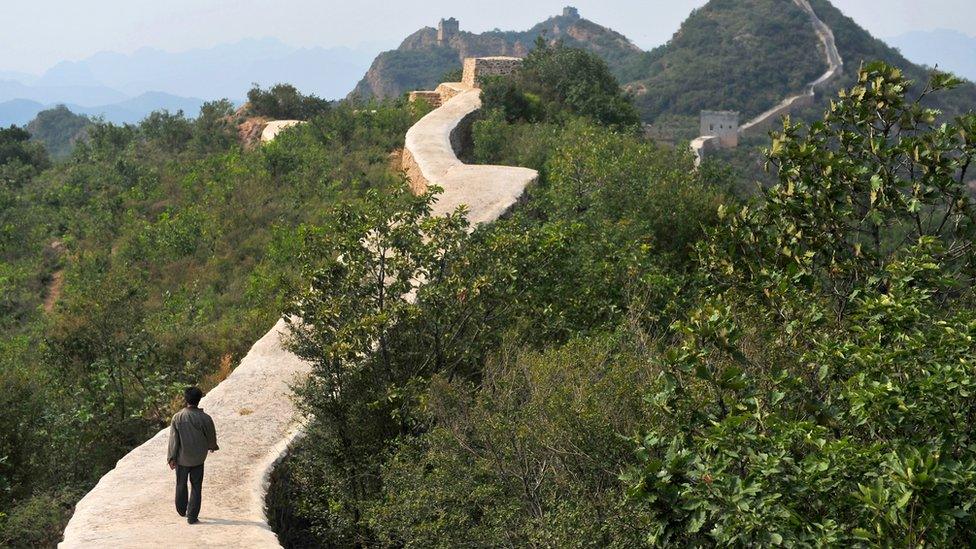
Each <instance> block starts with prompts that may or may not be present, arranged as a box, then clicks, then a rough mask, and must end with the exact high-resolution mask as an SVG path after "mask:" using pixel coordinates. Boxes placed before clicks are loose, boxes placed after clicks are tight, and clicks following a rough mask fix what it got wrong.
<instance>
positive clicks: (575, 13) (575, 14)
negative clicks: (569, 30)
mask: <svg viewBox="0 0 976 549" xmlns="http://www.w3.org/2000/svg"><path fill="white" fill-rule="evenodd" d="M563 17H571V18H573V19H579V18H580V14H579V10H578V9H576V8H574V7H573V6H566V7H565V8H563Z"/></svg>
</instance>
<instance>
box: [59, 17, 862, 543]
mask: <svg viewBox="0 0 976 549" xmlns="http://www.w3.org/2000/svg"><path fill="white" fill-rule="evenodd" d="M793 1H794V2H795V3H796V4H797V5H798V6H799V7H800V8H801V9H803V10H804V11H806V12H807V13H808V14H809V15H810V18H811V22H812V24H813V25H814V28H815V29H816V32H817V35H818V36H819V38H820V40H821V42H822V44H823V46H824V50H825V52H826V56H827V59H828V70H827V72H826V73H824V75H823V76H821V77H820V78H819V79H817V80H816V81H814V82H812V83H810V84H809V85H808V87H807V88H806V89H805V90H804V92H803V93H801V94H798V95H795V96H792V97H788V98H786V99H784V100H783V101H782V102H780V103H779V104H778V105H776V106H775V107H773V108H771V109H770V110H768V111H766V112H765V113H763V114H761V115H759V116H758V117H756V118H754V119H753V120H751V121H749V122H747V123H746V124H743V125H742V126H741V127H739V126H738V114H737V113H725V112H714V113H711V114H710V115H709V116H708V117H703V119H702V124H701V125H702V134H703V135H702V137H699V138H698V139H696V140H695V141H693V142H692V148H693V149H694V150H695V152H696V155H697V156H698V158H699V160H700V159H701V157H702V155H703V154H705V153H706V152H707V151H709V150H711V149H712V148H713V147H722V146H733V147H734V146H736V145H737V143H738V137H740V136H747V135H752V134H754V133H755V132H759V131H765V128H767V127H768V126H769V125H770V124H771V123H772V122H773V121H775V120H776V119H778V117H779V116H781V115H783V114H785V113H788V112H790V110H791V109H793V108H796V107H797V106H800V105H809V104H812V102H813V100H814V98H815V97H816V93H818V92H819V91H820V90H821V89H822V88H823V87H824V86H825V85H827V84H829V83H830V82H832V81H833V80H835V79H836V78H837V77H838V76H839V75H840V74H841V71H842V70H843V60H842V59H841V57H840V53H839V52H838V50H837V47H836V44H835V42H834V36H833V32H832V31H831V30H830V28H829V27H827V25H826V24H824V23H823V22H822V21H821V20H820V19H819V18H818V17H817V15H816V13H815V12H814V10H813V8H812V7H811V6H810V4H809V2H808V0H793ZM455 24H456V22H450V25H449V26H448V28H447V32H448V33H450V32H451V31H454V32H456V29H455V28H454V25H455ZM519 61H520V60H518V59H516V58H511V57H486V58H470V59H466V60H465V63H464V71H463V77H462V81H461V82H447V83H442V84H440V85H439V86H438V87H437V89H436V90H432V91H417V92H412V93H411V94H410V100H411V101H416V100H420V99H423V100H426V101H427V102H429V103H430V104H431V105H432V106H434V107H435V108H434V110H432V111H431V112H430V113H428V114H427V115H426V116H424V117H423V118H422V119H421V120H420V121H418V122H417V123H416V124H415V125H414V126H413V127H411V128H410V130H409V131H408V132H407V135H406V138H405V143H404V150H403V155H402V169H403V170H404V172H405V173H406V174H407V179H408V182H409V184H410V187H411V189H412V190H413V191H414V192H418V193H419V192H423V191H425V190H426V189H427V188H428V187H429V186H431V185H437V186H438V187H440V188H441V189H443V192H442V193H441V194H440V195H438V197H437V201H436V203H435V204H434V207H433V211H432V213H433V215H446V214H448V213H450V212H452V211H454V209H455V208H457V207H458V206H460V205H462V204H464V205H466V206H467V217H468V219H469V221H470V222H471V223H472V224H473V225H477V224H479V223H487V222H491V221H493V220H495V219H497V218H499V217H500V216H502V215H503V214H504V213H505V212H507V211H508V210H509V209H511V208H512V207H513V206H514V205H515V204H516V203H517V202H518V200H519V199H520V197H521V196H522V194H523V192H524V190H525V189H526V187H528V186H529V185H530V184H532V183H533V182H534V181H536V179H537V178H538V173H537V172H536V171H534V170H530V169H527V168H518V167H510V166H485V165H468V164H464V163H463V162H461V161H460V160H459V159H458V157H457V151H458V150H459V149H460V146H461V142H462V136H463V135H464V133H465V131H466V130H467V126H468V125H469V123H470V121H471V120H472V118H473V116H474V115H475V114H476V113H477V111H478V110H479V109H480V108H481V90H480V83H481V79H482V78H484V77H486V76H495V75H506V74H510V73H511V72H512V71H513V70H515V68H516V67H517V66H518V63H519ZM706 114H707V113H706ZM731 115H735V119H734V123H733V119H732V118H731ZM300 123H301V122H300V121H296V120H279V121H272V122H269V123H268V124H267V126H266V127H265V128H264V129H263V131H262V134H261V141H263V142H268V141H271V140H273V139H275V137H276V136H277V135H278V134H279V133H280V132H281V131H284V130H286V129H287V128H290V127H293V126H295V125H297V124H300ZM716 124H717V125H718V127H719V129H718V130H715V129H714V126H715V125H716ZM727 126H728V127H727ZM706 127H710V130H711V131H712V132H713V133H714V132H718V133H719V135H707V134H706V132H707V131H709V130H706ZM729 130H731V131H729ZM286 332H287V324H286V323H285V322H284V321H283V320H279V321H278V323H276V324H275V326H274V327H273V328H272V329H271V330H270V331H269V332H268V333H267V334H265V335H264V336H263V337H262V338H261V339H260V340H258V342H257V343H255V344H254V346H253V347H252V348H251V350H250V351H249V352H248V354H247V355H246V356H245V357H244V359H243V360H242V361H241V363H240V365H239V366H238V367H237V368H236V369H234V371H233V372H232V373H231V374H230V376H228V377H227V379H225V380H224V381H223V382H221V383H220V384H219V385H217V387H215V388H214V389H213V390H211V391H210V392H209V393H208V394H207V396H206V397H205V398H204V399H203V401H202V402H201V407H203V408H204V409H206V411H207V412H208V413H209V414H211V416H213V418H214V421H215V423H216V424H217V427H218V437H219V439H220V445H221V450H220V451H218V452H216V453H214V454H213V455H212V456H211V457H210V458H209V459H208V461H207V474H206V482H205V487H204V496H203V499H204V505H203V511H202V513H201V517H200V522H201V525H199V526H190V525H187V524H186V522H185V521H184V520H183V519H181V518H180V517H179V516H178V515H177V514H176V513H175V512H174V509H173V502H172V497H173V475H172V473H171V472H170V471H169V469H168V467H167V465H166V463H165V455H166V450H165V448H166V439H167V436H168V429H163V430H161V431H160V432H158V433H157V434H156V435H155V436H154V437H152V438H151V439H150V440H148V441H146V442H145V443H143V444H142V445H141V446H139V447H137V448H136V449H134V450H132V451H131V452H130V453H129V454H127V455H126V456H124V457H123V458H122V459H120V460H119V462H118V463H117V465H116V467H115V468H114V469H113V470H112V471H110V472H109V473H107V474H106V475H105V476H103V477H102V478H101V480H100V481H99V482H98V484H97V485H96V486H95V488H93V489H92V490H91V491H90V492H89V493H88V494H86V495H85V497H84V498H82V500H81V501H80V502H79V503H78V505H77V506H76V508H75V512H74V515H73V516H72V518H71V520H70V522H69V523H68V526H67V528H66V529H65V532H64V538H63V541H62V542H61V544H60V545H59V547H61V548H65V549H68V548H78V547H99V548H101V547H126V548H129V547H158V546H160V545H168V546H180V544H179V543H174V541H173V540H178V539H185V536H186V535H187V533H188V532H189V531H190V529H193V530H192V532H193V539H194V542H193V543H192V546H194V547H235V548H236V547H249V548H250V547H279V546H280V545H279V543H278V539H277V536H276V535H275V533H274V531H272V529H271V527H270V526H269V524H268V520H267V515H266V509H265V496H266V494H267V490H268V485H269V479H270V475H271V472H272V470H273V469H274V467H275V465H276V464H277V463H278V462H279V461H280V460H281V458H283V457H284V456H285V455H286V453H287V451H288V448H289V446H290V444H291V443H292V442H293V441H294V440H295V439H296V437H298V436H300V434H301V432H302V428H303V421H302V419H301V418H300V417H299V415H298V411H297V409H296V407H295V404H294V402H293V400H292V387H293V386H294V385H296V384H297V383H300V382H301V381H302V380H303V379H304V378H306V377H307V376H308V375H309V374H310V371H311V368H310V366H309V365H308V364H307V363H305V362H303V361H302V360H300V359H299V358H298V357H296V356H295V355H293V354H292V353H290V352H289V351H288V350H287V349H286V348H285V345H284V338H285V337H286Z"/></svg>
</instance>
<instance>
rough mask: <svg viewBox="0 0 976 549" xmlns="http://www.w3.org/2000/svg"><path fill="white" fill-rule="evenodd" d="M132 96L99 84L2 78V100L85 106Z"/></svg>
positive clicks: (0, 81) (121, 99)
mask: <svg viewBox="0 0 976 549" xmlns="http://www.w3.org/2000/svg"><path fill="white" fill-rule="evenodd" d="M130 97H131V95H130V94H125V93H122V92H120V91H119V90H115V89H112V88H109V87H106V86H98V85H85V84H77V85H69V84H65V85H44V84H34V85H30V84H24V83H23V82H20V81H16V80H0V101H9V100H11V99H29V100H31V101H37V102H38V103H45V104H47V103H76V104H79V105H85V106H95V105H105V104H108V103H117V102H119V101H124V100H126V99H129V98H130Z"/></svg>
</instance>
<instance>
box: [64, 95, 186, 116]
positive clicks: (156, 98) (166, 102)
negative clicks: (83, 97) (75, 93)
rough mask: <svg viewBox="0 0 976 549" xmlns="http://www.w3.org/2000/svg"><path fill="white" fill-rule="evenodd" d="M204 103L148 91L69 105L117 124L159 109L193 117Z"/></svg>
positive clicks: (76, 110)
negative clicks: (93, 104)
mask: <svg viewBox="0 0 976 549" xmlns="http://www.w3.org/2000/svg"><path fill="white" fill-rule="evenodd" d="M204 103H205V101H204V100H203V99H197V98H195V97H180V96H177V95H171V94H168V93H163V92H146V93H143V94H141V95H139V96H137V97H133V98H132V99H126V100H125V101H120V102H118V103H113V104H110V105H101V106H97V107H82V106H79V105H70V104H69V105H67V107H68V108H69V109H70V110H71V112H73V113H75V114H84V115H86V116H90V117H102V118H104V119H105V120H106V121H108V122H114V123H116V124H123V123H130V124H134V123H136V122H139V121H140V120H142V119H143V118H145V117H146V115H147V114H149V113H151V112H153V111H158V110H167V111H169V112H172V113H175V112H176V111H183V114H185V115H187V116H188V117H191V118H193V117H196V115H197V114H198V113H199V112H200V106H201V105H203V104H204Z"/></svg>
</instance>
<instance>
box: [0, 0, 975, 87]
mask: <svg viewBox="0 0 976 549" xmlns="http://www.w3.org/2000/svg"><path fill="white" fill-rule="evenodd" d="M783 1H786V0H783ZM0 2H2V4H0V6H2V7H0V14H2V16H3V19H4V25H3V27H4V29H3V32H0V70H17V71H25V72H32V73H39V72H42V71H43V70H45V69H47V68H48V67H50V66H51V65H53V64H55V63H57V62H58V61H61V60H76V59H81V58H84V57H87V56H89V55H91V54H93V53H96V52H99V51H106V50H109V51H120V52H125V53H127V52H132V51H134V50H136V49H139V48H140V47H146V46H148V47H154V48H159V49H164V50H169V51H181V50H186V49H190V48H196V47H209V46H213V45H216V44H220V43H226V42H234V41H237V40H240V39H243V38H260V37H265V36H273V37H277V38H280V39H281V40H282V41H284V42H286V43H289V44H293V45H297V46H326V47H328V46H357V45H360V44H363V43H369V44H372V45H375V46H376V47H377V48H378V47H379V46H386V47H392V46H395V45H396V44H397V43H398V42H399V41H400V40H401V39H402V38H403V37H404V36H406V35H407V34H408V33H410V32H413V31H414V30H416V29H418V28H420V27H422V26H424V25H430V26H433V25H435V24H436V22H437V20H438V19H439V18H440V17H447V16H454V17H457V18H458V19H460V20H461V28H462V29H464V30H470V31H475V32H477V31H483V30H488V29H491V28H495V27H498V28H501V29H505V30H524V29H527V28H528V27H530V26H531V25H533V24H534V23H537V22H539V21H541V20H543V19H545V18H546V17H548V16H550V15H554V14H556V13H559V12H560V11H561V9H562V7H563V6H564V5H566V4H567V3H568V2H572V3H573V4H574V5H576V6H577V7H578V8H579V9H580V12H581V14H582V15H583V16H584V17H587V18H588V19H592V20H593V21H596V22H597V23H600V24H603V25H605V26H609V27H611V28H613V29H615V30H618V31H620V32H622V33H624V34H625V35H627V36H628V37H630V38H631V39H632V40H634V41H635V42H636V43H637V44H638V45H639V46H641V47H644V48H651V47H653V46H656V45H659V44H661V43H663V42H665V41H667V39H668V38H669V37H670V36H671V34H672V33H674V31H675V30H676V29H677V28H678V25H679V24H680V23H681V21H682V20H683V19H684V18H685V17H686V16H687V15H688V12H690V11H691V9H692V8H695V7H697V6H701V5H703V4H704V3H705V0H414V1H404V0H397V1H391V0H342V1H338V0H33V1H27V2H24V1H19V0H0ZM834 3H835V5H837V6H838V7H840V8H841V9H842V10H844V11H845V12H846V13H847V14H848V15H851V16H852V17H854V19H855V20H857V21H858V23H860V24H861V25H862V26H864V27H866V28H867V29H868V30H870V31H871V32H872V33H873V34H875V35H876V36H880V37H886V36H895V35H898V34H902V33H904V32H907V31H910V30H931V29H936V28H950V29H956V30H959V31H962V32H965V33H966V34H969V35H971V36H976V0H834Z"/></svg>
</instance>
